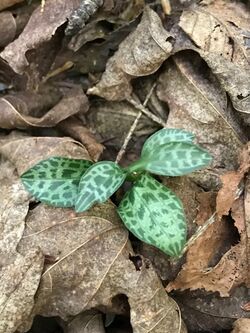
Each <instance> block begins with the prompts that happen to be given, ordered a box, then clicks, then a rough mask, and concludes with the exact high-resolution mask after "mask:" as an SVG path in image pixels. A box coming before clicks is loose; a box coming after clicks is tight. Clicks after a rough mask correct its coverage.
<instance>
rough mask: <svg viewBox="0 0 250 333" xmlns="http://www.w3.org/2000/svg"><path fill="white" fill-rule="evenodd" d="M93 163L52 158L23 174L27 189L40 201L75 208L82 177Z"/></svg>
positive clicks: (22, 177)
mask: <svg viewBox="0 0 250 333" xmlns="http://www.w3.org/2000/svg"><path fill="white" fill-rule="evenodd" d="M92 164H93V163H92V162H91V161H87V160H77V159H70V158H65V157H51V158H49V159H47V160H44V161H41V162H39V163H38V164H36V165H35V166H33V167H32V168H30V169H29V170H28V171H26V172H25V173H23V174H22V176H21V179H22V182H23V184H24V186H25V188H26V189H27V190H28V191H29V192H30V193H31V194H32V195H33V196H34V197H35V198H36V199H38V200H40V201H41V202H44V203H46V204H49V205H53V206H56V207H73V206H74V204H75V200H76V195H77V190H78V184H79V182H80V179H81V176H82V175H83V174H84V172H85V171H86V170H87V169H88V168H89V167H90V166H91V165H92Z"/></svg>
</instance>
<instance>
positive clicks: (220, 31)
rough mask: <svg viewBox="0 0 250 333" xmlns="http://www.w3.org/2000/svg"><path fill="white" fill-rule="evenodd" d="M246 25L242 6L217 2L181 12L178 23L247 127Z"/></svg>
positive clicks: (249, 74) (249, 104)
mask: <svg viewBox="0 0 250 333" xmlns="http://www.w3.org/2000/svg"><path fill="white" fill-rule="evenodd" d="M249 22H250V15H249V12H248V11H247V10H246V9H245V8H244V7H243V5H242V6H241V5H240V4H239V3H236V2H235V3H233V2H229V1H224V0H218V1H213V2H212V3H211V4H210V5H209V6H207V7H205V8H203V7H202V8H199V7H198V8H196V9H193V10H188V11H185V12H183V14H182V16H181V19H180V23H179V25H180V27H181V28H182V29H183V30H184V31H185V33H186V34H187V35H188V36H189V37H190V38H191V40H192V41H193V42H194V43H195V45H197V46H198V48H199V49H197V51H198V52H200V55H201V56H202V57H203V58H204V59H205V61H206V62H207V63H208V65H209V67H210V68H211V69H212V71H213V73H214V74H215V75H216V76H217V78H218V79H219V81H220V83H221V85H222V87H223V88H224V89H225V90H226V91H227V92H228V93H229V95H230V97H231V100H232V102H233V105H234V107H235V108H236V109H237V110H238V111H240V112H242V113H244V114H245V115H243V116H244V118H245V119H246V120H247V122H248V123H249V122H250V118H249V107H250V94H249V91H250V79H249V78H250V65H249V61H250V51H249V48H248V47H247V44H246V38H248V36H249V32H250V24H249Z"/></svg>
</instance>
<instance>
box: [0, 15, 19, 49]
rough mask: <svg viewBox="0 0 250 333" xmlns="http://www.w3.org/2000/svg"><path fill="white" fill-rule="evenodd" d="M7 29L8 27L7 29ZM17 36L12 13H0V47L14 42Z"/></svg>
mask: <svg viewBox="0 0 250 333" xmlns="http://www.w3.org/2000/svg"><path fill="white" fill-rule="evenodd" d="M5 27H8V29H6V28H5ZM15 35H16V22H15V19H14V17H13V15H12V13H11V12H8V11H5V12H2V13H0V47H4V46H5V45H7V44H9V43H10V42H12V41H13V39H14V37H15Z"/></svg>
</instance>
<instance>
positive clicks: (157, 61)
mask: <svg viewBox="0 0 250 333" xmlns="http://www.w3.org/2000/svg"><path fill="white" fill-rule="evenodd" d="M171 38H172V37H171V35H170V34H169V33H168V32H167V31H166V30H165V29H164V27H163V26H162V23H161V20H160V18H159V16H158V15H157V14H156V13H155V12H154V11H153V10H152V9H150V8H149V7H146V8H145V10H144V14H143V16H142V19H141V22H140V24H139V25H138V26H137V28H136V30H135V31H133V32H132V33H130V34H129V36H128V37H126V38H125V40H124V41H123V42H122V43H121V44H120V46H119V50H118V51H117V52H116V53H115V55H114V56H113V57H112V58H110V59H109V61H108V62H107V67H106V71H105V72H104V74H103V76H102V78H101V81H100V82H99V83H98V84H97V85H96V86H95V87H93V88H90V89H89V90H88V93H90V94H94V95H98V96H101V97H104V98H105V99H107V100H113V101H114V100H123V99H126V98H127V97H129V95H130V94H131V91H132V87H131V85H130V81H131V79H133V78H134V77H138V76H145V75H149V74H152V73H154V72H155V71H157V69H158V68H159V67H160V66H161V64H162V63H163V61H164V60H166V59H167V58H168V57H169V56H170V52H171V50H172V44H171V43H170V40H171Z"/></svg>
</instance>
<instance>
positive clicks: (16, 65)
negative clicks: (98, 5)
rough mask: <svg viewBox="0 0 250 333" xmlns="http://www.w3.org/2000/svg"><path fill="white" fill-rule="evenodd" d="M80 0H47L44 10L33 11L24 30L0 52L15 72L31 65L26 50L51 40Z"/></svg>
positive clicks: (20, 71)
mask: <svg viewBox="0 0 250 333" xmlns="http://www.w3.org/2000/svg"><path fill="white" fill-rule="evenodd" d="M16 2H17V1H16ZM79 2H80V0H75V1H64V0H59V1H53V0H46V6H45V7H44V11H41V7H40V6H39V7H38V8H37V9H36V10H35V11H34V12H33V13H32V15H31V18H30V20H29V22H28V24H27V25H26V27H25V29H24V31H23V32H22V33H21V35H20V36H19V37H18V38H17V39H16V40H15V41H14V42H12V43H10V44H9V45H8V46H7V47H6V48H5V49H4V51H3V52H1V53H0V56H1V57H2V58H3V59H5V60H6V61H7V62H8V63H9V65H10V66H11V67H12V68H13V70H14V71H15V72H17V73H20V74H22V73H23V71H24V70H25V68H26V67H27V66H28V65H29V62H28V60H27V58H26V52H27V51H28V50H32V49H36V48H37V47H38V46H39V45H41V44H42V43H44V42H46V41H48V40H50V39H51V37H52V36H53V35H54V34H55V32H56V30H57V28H58V27H60V26H61V25H62V24H63V23H64V22H66V21H67V18H68V17H69V16H70V14H71V13H72V11H73V10H74V9H75V8H77V6H79ZM12 3H13V1H12Z"/></svg>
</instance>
